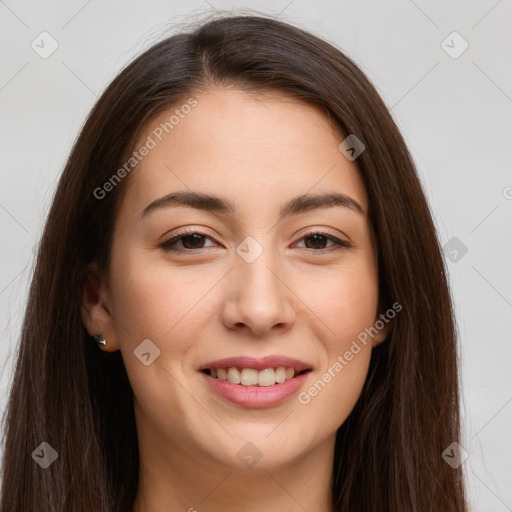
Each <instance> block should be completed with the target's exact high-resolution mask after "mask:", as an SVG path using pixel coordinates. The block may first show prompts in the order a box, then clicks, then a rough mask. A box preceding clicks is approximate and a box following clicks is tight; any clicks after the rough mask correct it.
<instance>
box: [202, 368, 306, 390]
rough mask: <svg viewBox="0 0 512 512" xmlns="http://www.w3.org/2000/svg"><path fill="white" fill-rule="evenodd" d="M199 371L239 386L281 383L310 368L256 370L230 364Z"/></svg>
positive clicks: (263, 385)
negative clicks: (229, 365)
mask: <svg viewBox="0 0 512 512" xmlns="http://www.w3.org/2000/svg"><path fill="white" fill-rule="evenodd" d="M201 372H203V373H204V374H206V375H208V376H210V377H212V378H213V379H217V380H221V381H226V382H229V383H231V384H235V385H239V386H258V387H269V386H274V385H280V384H283V383H285V382H286V381H290V380H293V379H295V378H297V377H299V376H300V375H303V374H305V373H309V372H311V368H305V369H297V368H292V367H286V366H278V367H276V368H264V369H262V370H258V369H256V368H242V367H236V366H231V367H225V368H204V369H202V370H201Z"/></svg>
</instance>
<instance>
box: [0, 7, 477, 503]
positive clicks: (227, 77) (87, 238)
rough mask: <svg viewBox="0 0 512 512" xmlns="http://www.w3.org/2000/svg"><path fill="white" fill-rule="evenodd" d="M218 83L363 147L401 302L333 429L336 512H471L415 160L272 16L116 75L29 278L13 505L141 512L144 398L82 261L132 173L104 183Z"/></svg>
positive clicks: (359, 75) (323, 46)
mask: <svg viewBox="0 0 512 512" xmlns="http://www.w3.org/2000/svg"><path fill="white" fill-rule="evenodd" d="M211 85H215V86H234V87H238V88H240V89H243V90H246V91H250V92H254V93H258V92H261V91H275V90H278V91H280V92H284V93H286V94H288V95H289V96H290V97H294V98H300V99H302V100H306V101H308V102H310V103H312V104H314V105H317V106H320V107H321V108H322V109H323V111H324V112H325V113H326V115H328V116H329V117H330V118H331V119H332V120H334V121H335V122H336V123H337V124H338V125H339V127H340V128H341V130H342V132H343V133H345V134H346V135H349V134H355V135H356V136H357V137H358V138H359V139H360V140H362V141H363V143H364V144H365V146H366V149H365V151H364V152H363V153H362V154H361V155H360V156H359V157H358V158H357V161H356V163H357V167H358V169H359V172H360V174H361V177H362V179H363V182H364V184H365V186H366V190H367V193H368V200H369V219H370V222H371V227H372V229H373V231H374V233H375V236H376V243H377V249H378V265H379V290H380V299H381V302H382V304H383V306H384V308H386V307H389V306H390V305H391V304H392V303H394V302H398V303H399V304H401V305H402V308H403V309H402V311H401V312H400V314H399V315H397V316H396V317H395V321H394V326H393V330H392V333H391V335H390V336H389V338H388V339H387V340H386V342H384V343H382V344H381V345H379V346H378V347H377V348H375V349H374V350H373V351H372V358H371V363H370V369H369V374H368V377H367V381H366V383H365V386H364V388H363V391H362V394H361V396H360V398H359V400H358V402H357V404H356V406H355V408H354V410H353V411H352V413H351V414H350V416H349V417H348V419H347V420H346V421H345V422H344V423H343V425H341V427H340V428H339V429H338V432H337V437H336V445H335V458H334V467H333V488H332V492H333V503H332V507H333V510H335V511H344V512H345V511H359V512H370V511H380V512H381V511H392V512H402V511H403V512H405V511H407V512H420V511H421V512H424V511H425V510H431V511H435V512H465V511H466V510H467V505H466V498H465V489H464V480H463V473H462V469H461V467H460V466H459V467H457V468H452V467H451V466H450V465H449V464H447V463H446V462H445V461H444V460H443V458H442V457H441V454H442V452H443V450H444V449H445V448H446V447H448V446H449V445H450V444H451V443H452V442H454V441H457V440H459V435H460V434H459V429H460V424H459V422H460V419H459V374H458V372H459V369H458V364H457V336H456V327H455V321H454V312H453V309H452V303H451V298H450V292H449V287H448V283H447V278H446V270H445V266H444V260H443V257H442V252H441V249H440V246H439V242H438V238H437V235H436V231H435V227H434V224H433V221H432V215H431V212H430V210H429V207H428V204H427V202H426V199H425V196H424V193H423V191H422V187H421V185H420V181H419V179H418V177H417V174H416V170H415V166H414V163H413V161H412V158H411V156H410V153H409V151H408V149H407V147H406V145H405V142H404V140H403V138H402V136H401V134H400V132H399V130H398V128H397V126H396V125H395V123H394V121H393V120H392V118H391V116H390V114H389V111H388V109H387V108H386V106H385V104H384V103H383V101H382V100H381V98H380V97H379V95H378V93H377V92H376V90H375V88H374V87H373V86H372V84H371V83H370V82H369V80H368V79H367V78H366V76H365V75H364V74H363V72H362V71H361V70H360V69H359V68H358V67H357V66H356V65H355V64H354V62H353V61H352V60H350V59H349V58H348V57H347V56H346V55H344V54H343V53H342V52H341V51H339V50H338V49H336V48H334V47H333V46H331V45H330V44H328V43H326V42H325V41H323V40H321V39H319V38H317V37H315V36H314V35H311V34H310V33H308V32H306V31H303V30H301V29H299V28H297V27H293V26H290V25H289V24H286V23H283V22H281V21H278V20H275V19H270V18H266V17H262V16H223V17H221V18H219V19H211V20H208V21H207V22H204V23H203V24H202V25H199V26H198V27H194V29H193V30H192V31H191V32H190V33H180V34H178V35H174V36H172V37H169V38H167V39H165V40H163V41H161V42H159V43H157V44H156V45H154V46H153V47H151V48H150V49H149V50H147V51H146V52H144V53H143V54H142V55H140V56H139V57H138V58H137V59H136V60H134V61H133V62H132V63H131V64H129V65H128V66H127V67H126V68H125V69H124V70H123V71H122V72H121V73H120V74H119V75H118V76H117V77H116V78H115V79H114V81H113V82H112V83H111V84H110V85H109V86H108V88H107V89H106V90H105V92H104V93H103V94H102V96H101V97H100V99H99V100H98V101H97V103H96V105H95V106H94V108H93V110H92V111H91V113H90V115H89V117H88V119H87V121H86V123H85V125H84V126H83V129H82V130H81V133H80V134H79V136H78V138H77V140H76V142H75V144H74V147H73V149H72V151H71V154H70V156H69V159H68V161H67V164H66V166H65V169H64V171H63V173H62V176H61V178H60V181H59V183H58V187H57V190H56V193H55V196H54V199H53V202H52V205H51V210H50V212H49V215H48V219H47V222H46V225H45V229H44V233H43V235H42V239H41V243H40V247H39V252H38V256H37V262H36V266H35V270H34V274H33V279H32V282H31V287H30V292H29V298H28V303H27V307H26V312H25V317H24V321H23V326H22V332H21V340H20V344H19V354H18V356H17V364H16V368H15V374H14V379H13V386H12V390H11V393H10V397H9V402H8V408H7V411H6V416H5V417H4V421H5V437H4V457H3V484H2V496H1V510H2V511H3V512H22V511H24V512H27V511H31V512H32V511H33V510H36V509H37V510H39V511H41V512H50V511H51V512H69V511H73V512H80V511H83V512H91V511H97V512H113V511H119V512H126V511H128V510H132V507H133V502H134V499H135V496H136V491H137V484H138V470H139V455H138V444H137V435H136V428H135V417H134V411H133V396H132V390H131V387H130V383H129V380H128V378H127V375H126V371H125V368H124V365H123V362H122V358H121V353H120V352H119V351H117V352H113V353H106V352H103V351H100V350H98V348H97V347H96V345H95V343H94V342H92V341H91V338H90V337H89V335H88V333H87V331H86V330H85V327H84V325H83V322H82V318H81V303H82V295H83V290H84V282H85V277H86V269H87V266H88V265H89V264H90V263H91V262H97V263H98V265H99V268H100V269H101V270H102V271H104V272H108V267H109V254H110V246H111V240H112V233H113V225H114V220H115V215H116V212H117V207H118V205H119V202H120V198H121V197H122V191H123V190H124V188H125V187H126V183H127V182H128V180H129V179H130V177H129V176H127V177H125V178H124V179H123V180H121V181H120V182H119V183H118V184H116V186H115V187H113V189H112V191H110V192H109V193H108V194H106V195H105V197H104V198H102V199H98V197H97V195H96V196H95V194H94V190H97V189H98V187H102V185H103V184H104V183H105V181H106V180H108V179H109V178H110V177H111V176H112V175H113V174H114V173H115V172H116V171H117V170H118V169H119V168H120V167H121V166H122V165H123V163H124V162H126V159H127V157H128V156H129V155H130V152H131V151H132V149H133V145H134V142H135V141H136V137H137V135H138V134H139V133H140V130H141V128H142V127H143V126H145V125H146V124H147V123H148V122H149V121H150V120H152V119H153V118H155V117H156V116H157V115H159V114H161V113H163V112H164V111H166V110H167V109H169V108H170V107H172V106H175V105H179V104H180V103H181V102H182V101H184V98H185V99H186V98H190V97H191V96H193V95H195V94H198V93H199V92H201V91H204V90H207V89H208V87H210V86H211ZM340 142H341V141H340ZM43 442H46V443H48V444H49V445H50V446H51V447H52V448H53V449H54V450H55V451H56V452H57V454H58V457H57V459H56V460H55V461H54V462H53V463H52V464H51V465H50V466H49V467H48V468H47V469H42V468H41V466H40V465H39V464H36V462H35V458H34V457H33V456H32V454H33V452H34V450H36V448H38V447H39V446H40V445H41V443H43ZM44 446H46V445H44ZM41 449H44V447H43V448H40V450H41ZM41 453H43V452H41ZM44 453H46V452H44Z"/></svg>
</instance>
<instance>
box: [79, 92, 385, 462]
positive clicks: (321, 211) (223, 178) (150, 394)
mask: <svg viewBox="0 0 512 512" xmlns="http://www.w3.org/2000/svg"><path fill="white" fill-rule="evenodd" d="M195 100H196V101H197V104H195V106H194V107H192V108H183V109H180V107H181V105H177V106H176V107H175V108H173V109H171V110H170V111H169V112H167V113H166V114H165V115H162V116H161V117H159V118H158V119H157V120H156V121H153V122H152V123H151V125H150V126H148V127H147V128H146V130H145V132H144V134H143V135H142V136H141V137H140V140H139V143H138V144H137V145H136V147H137V148H139V147H141V146H143V145H146V146H147V147H149V148H150V149H149V151H148V152H147V153H148V154H147V155H146V156H144V157H143V158H142V160H141V161H140V163H138V165H137V167H136V168H135V170H133V171H131V175H130V176H129V177H125V178H124V179H126V180H128V183H127V185H128V188H127V190H126V194H125V195H124V197H123V199H122V202H121V204H120V210H119V213H118V218H117V220H116V224H115V232H114V238H113V245H112V259H111V267H110V272H109V276H108V282H104V283H103V284H102V286H101V288H100V289H99V295H98V297H99V299H100V300H98V301H97V303H95V304H87V307H86V309H87V313H86V314H85V317H84V319H85V322H86V325H87V327H88V328H89V332H101V333H102V334H103V335H104V337H105V338H106V339H107V341H108V345H107V349H109V350H116V349H120V350H121V352H122V357H123V360H124V364H125V366H126V369H127V373H128V376H129V379H130V382H131V385H132V388H133V391H134V401H135V404H134V405H135V413H136V420H137V429H138V435H139V439H140V441H139V442H140V444H141V448H142V447H145V449H147V450H149V451H151V449H152V450H153V453H154V456H155V457H167V459H168V460H170V459H171V458H172V457H174V455H173V453H176V452H177V451H178V452H179V453H181V454H182V455H184V454H185V455H186V457H189V458H190V459H191V460H194V459H195V458H198V459H199V458H200V459H201V460H202V461H203V462H204V463H206V462H207V461H210V462H215V463H217V464H224V465H227V466H231V467H240V466H241V463H243V461H242V458H241V455H240V453H241V454H242V455H244V454H245V452H248V454H249V455H255V456H256V458H258V457H261V459H260V460H259V461H258V467H264V468H271V467H274V466H276V465H279V464H285V463H291V462H293V461H294V460H297V459H298V458H299V457H302V456H303V455H304V454H305V453H307V452H310V451H312V450H314V449H315V448H317V447H319V446H320V445H325V443H328V445H329V446H330V447H333V446H334V436H335V433H336V430H337V429H338V427H339V426H340V425H341V424H342V423H343V422H344V421H345V419H346V418H347V416H348V415H349V413H350V412H351V410H352V409H353V407H354V405H355V403H356V401H357V399H358V397H359V395H360V392H361V390H362V386H363V384H364V381H365V378H366V376H367V371H368V365H369V361H370V354H371V349H372V346H375V345H376V344H377V343H379V342H380V341H382V340H383V339H385V337H386V335H387V332H388V326H387V325H386V326H385V328H384V329H381V330H379V331H378V334H376V335H375V336H374V338H373V339H372V337H371V336H366V339H367V342H366V344H365V343H362V342H361V341H360V340H361V339H362V338H364V336H361V334H362V333H364V332H365V329H368V328H370V327H372V326H373V325H374V324H375V322H376V320H378V319H379V313H380V311H378V310H377V307H378V274H377V267H376V254H375V252H374V247H373V244H372V237H371V232H370V226H369V223H368V218H367V212H368V200H367V196H366V192H365V188H364V185H363V183H362V181H361V179H360V177H359V175H358V171H357V168H356V165H355V162H352V161H349V160H348V159H347V158H346V157H345V156H344V155H343V154H342V153H341V152H340V150H339V149H338V145H339V144H340V142H341V141H342V140H343V139H344V138H345V137H344V136H343V135H342V134H341V132H340V131H339V130H338V129H337V128H335V127H334V126H333V125H332V124H331V123H330V122H329V120H328V118H327V117H326V116H325V115H324V114H323V113H322V112H321V111H320V110H318V109H317V108H315V107H312V106H309V105H307V104H304V103H301V102H298V101H296V100H293V99H290V98H287V97H285V96H281V95H279V94H273V95H268V94H267V95H262V96H260V97H258V98H250V97H248V96H246V95H245V94H244V93H242V92H241V91H237V90H226V89H223V90H211V91H209V92H207V93H202V94H199V95H196V96H195ZM184 104H186V101H185V102H184ZM188 104H189V105H190V104H191V103H188ZM176 109H177V110H179V111H180V112H179V114H178V113H176V115H177V117H176V118H175V119H174V120H173V123H172V129H169V126H170V125H169V124H168V125H167V130H168V131H169V133H166V131H165V130H162V125H161V124H160V123H165V122H166V121H169V118H170V117H171V115H173V114H175V110H176ZM185 112H188V113H185ZM178 118H179V121H178V122H176V119H178ZM158 127H160V130H158ZM161 132H162V133H161ZM156 134H158V136H157V135H156ZM148 136H149V137H150V138H151V140H152V141H153V143H154V144H153V143H152V142H149V139H148ZM159 138H161V140H159ZM152 146H154V147H152ZM142 152H145V151H142ZM142 152H141V153H142ZM177 192H179V193H182V194H190V195H189V199H193V198H192V194H196V195H197V197H199V196H202V195H208V196H209V197H210V196H211V197H215V198H219V199H218V200H213V199H209V200H202V201H199V200H197V197H196V199H194V201H191V202H190V204H185V202H181V203H179V202H178V201H177V200H174V201H171V200H170V199H169V200H168V201H166V200H165V199H164V198H166V197H167V196H168V195H169V194H175V193H177ZM323 194H338V195H339V196H338V198H342V197H343V196H346V197H348V198H350V199H349V200H346V201H345V204H343V201H341V202H340V201H338V202H337V203H335V202H334V201H330V202H329V201H317V202H315V201H314V200H312V198H314V197H317V196H320V195H323ZM301 196H304V198H303V199H302V200H297V199H296V198H298V197H301ZM182 197H183V196H182ZM155 201H156V203H155ZM356 203H357V204H358V205H360V207H361V211H358V209H357V207H355V206H354V205H355V204H356ZM194 204H195V206H194ZM150 205H152V206H150ZM226 205H228V206H226ZM142 212H144V213H142ZM184 232H191V233H195V234H192V235H191V234H190V233H188V235H187V233H185V234H184ZM312 233H313V234H312ZM314 233H320V234H316V235H315V234H314ZM178 235H181V236H182V238H181V239H178V238H176V240H175V241H174V243H172V242H171V243H166V241H168V240H170V239H173V238H175V237H178ZM336 240H339V241H340V244H338V243H337V242H336ZM164 243H166V244H165V245H164ZM344 244H348V245H347V246H345V245H344ZM366 332H367V331H366ZM358 336H359V338H358ZM354 341H355V342H356V344H357V346H358V347H359V350H357V349H355V348H354ZM347 352H351V353H352V357H350V358H349V356H348V357H347V356H345V354H347ZM268 356H276V357H288V358H293V359H296V360H298V361H301V362H303V363H305V367H306V368H308V369H310V370H311V371H309V372H306V373H305V374H303V375H302V376H300V377H299V379H300V380H297V381H295V380H294V379H292V380H291V382H288V381H287V382H278V383H276V384H273V385H272V384H271V383H272V382H274V380H272V379H273V378H276V375H277V374H278V375H279V376H280V377H278V380H280V379H282V378H283V375H284V373H286V372H284V373H283V370H278V371H277V372H274V374H272V372H271V371H265V372H261V373H258V372H256V371H255V370H256V368H254V367H256V366H258V365H257V363H256V362H251V361H250V360H247V361H245V362H244V361H238V362H237V361H234V362H233V361H232V362H228V363H220V366H224V367H242V368H244V367H246V368H248V371H244V372H242V373H241V375H240V377H241V378H242V379H243V380H244V382H246V383H249V384H250V385H252V386H254V384H251V383H253V381H251V379H252V378H254V377H255V378H258V377H259V378H260V383H261V384H262V385H259V384H258V385H257V386H258V387H257V388H255V387H251V388H249V387H246V386H245V385H244V384H235V383H224V384H222V382H221V381H220V379H216V381H215V382H213V378H212V377H211V376H210V377H209V376H206V374H205V373H204V372H203V371H200V370H201V369H204V368H211V367H214V366H216V365H215V364H213V363H212V362H214V361H217V360H220V359H224V358H238V357H245V358H253V359H256V360H259V359H261V358H264V357H268ZM342 360H343V361H344V362H343V363H342V362H341V361H342ZM260 362H261V361H260ZM337 362H338V364H336V363H337ZM209 363H212V364H209ZM261 363H262V365H263V367H264V368H268V367H273V368H278V367H283V366H284V367H285V368H286V367H293V366H298V363H293V362H286V361H279V360H276V361H271V362H269V363H268V364H267V363H265V361H263V362H261ZM217 366H218V365H217ZM340 366H341V367H342V368H341V370H340V369H339V368H340ZM326 372H327V376H326ZM219 374H220V375H222V371H218V375H219ZM230 375H231V377H232V379H234V380H236V378H237V372H236V371H234V370H231V371H230ZM288 376H290V372H288ZM329 377H330V378H329ZM267 378H268V379H269V380H268V381H266V380H265V379H267ZM245 379H248V380H245ZM269 383H270V385H268V384H269ZM315 383H316V388H315ZM266 384H267V385H266ZM280 386H282V388H280ZM235 387H236V388H235ZM219 388H222V389H223V390H224V393H225V394H222V393H221V392H220V391H219ZM251 390H252V392H251ZM283 390H284V391H285V392H284V391H283ZM315 390H316V392H315ZM279 391H281V392H282V393H283V394H281V395H276V393H279ZM263 394H264V395H263ZM260 395H261V396H260ZM248 442H250V443H252V445H246V443H248ZM331 443H332V445H331ZM244 446H245V448H244V450H245V452H244V451H243V450H242V452H240V453H239V451H240V450H241V449H242V448H243V447H244ZM151 447H152V448H151ZM241 461H242V462H241Z"/></svg>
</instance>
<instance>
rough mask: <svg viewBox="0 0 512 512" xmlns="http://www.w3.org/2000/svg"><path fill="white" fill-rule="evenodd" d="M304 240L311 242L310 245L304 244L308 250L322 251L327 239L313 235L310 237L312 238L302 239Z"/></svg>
mask: <svg viewBox="0 0 512 512" xmlns="http://www.w3.org/2000/svg"><path fill="white" fill-rule="evenodd" d="M304 240H306V241H307V240H311V241H312V242H311V243H310V245H311V246H312V247H311V246H310V245H308V243H307V242H306V247H307V248H308V249H324V248H325V244H326V243H327V241H328V238H327V237H326V236H324V235H320V234H315V235H312V236H307V237H304Z"/></svg>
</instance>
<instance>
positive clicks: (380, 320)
mask: <svg viewBox="0 0 512 512" xmlns="http://www.w3.org/2000/svg"><path fill="white" fill-rule="evenodd" d="M373 325H374V327H375V329H377V331H378V332H377V334H376V335H375V336H374V337H373V338H372V346H373V347H374V348H375V347H376V346H377V345H380V344H381V343H382V342H384V341H386V340H387V339H388V337H389V334H390V333H391V330H392V329H393V320H391V318H389V317H388V316H387V315H386V313H385V312H383V310H382V309H380V308H379V313H378V314H377V316H376V317H375V322H374V323H373Z"/></svg>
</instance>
